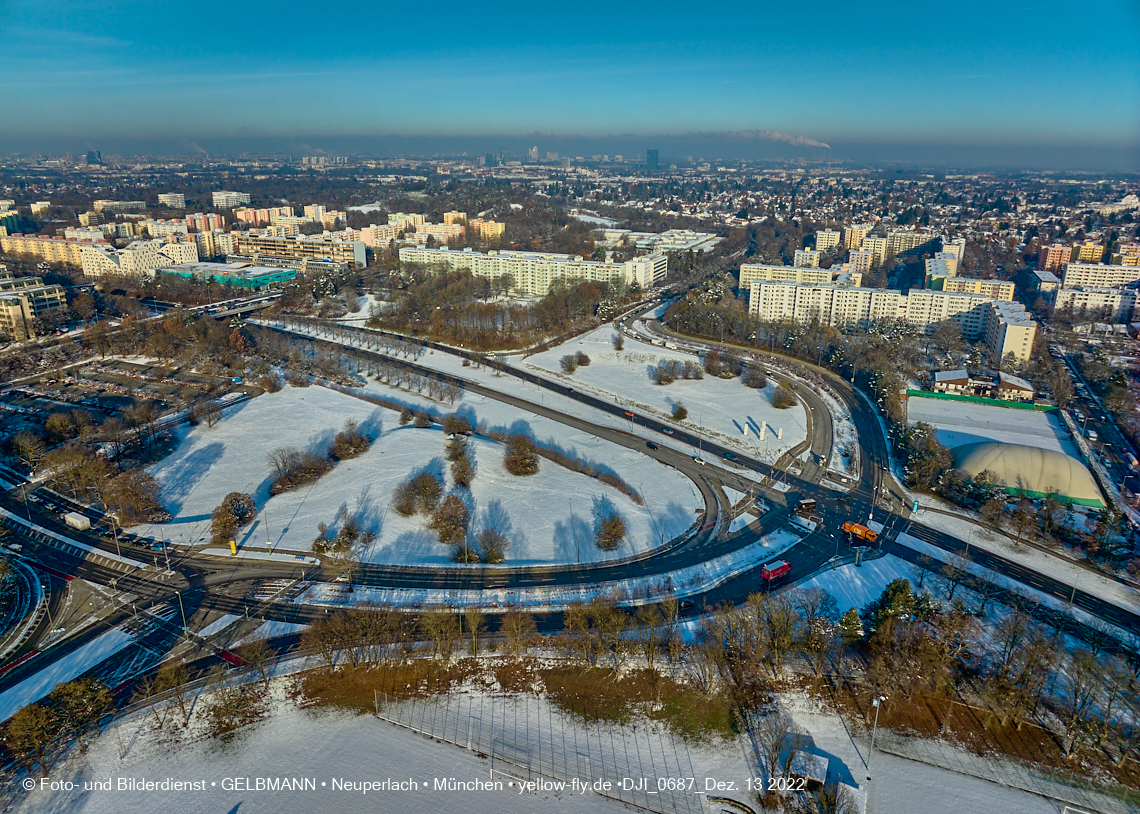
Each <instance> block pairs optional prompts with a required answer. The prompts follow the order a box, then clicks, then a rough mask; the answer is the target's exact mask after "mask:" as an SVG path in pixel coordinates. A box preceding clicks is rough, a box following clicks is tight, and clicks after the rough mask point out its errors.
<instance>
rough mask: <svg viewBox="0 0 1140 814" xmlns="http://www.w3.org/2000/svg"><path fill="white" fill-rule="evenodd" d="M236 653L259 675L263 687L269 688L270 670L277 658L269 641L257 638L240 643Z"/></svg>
mask: <svg viewBox="0 0 1140 814" xmlns="http://www.w3.org/2000/svg"><path fill="white" fill-rule="evenodd" d="M238 655H239V656H241V657H242V659H244V660H245V663H246V664H248V665H249V666H250V668H251V669H252V670H253V671H254V672H255V673H257V674H258V675H259V676H261V682H262V684H263V685H264V687H265V689H266V690H268V689H269V677H270V674H271V673H270V670H271V669H272V667H273V664H274V662H275V661H276V659H277V651H276V650H274V649H273V648H272V647H270V646H269V642H267V641H265V639H258V640H256V641H253V642H250V643H249V644H246V645H242V647H241V648H240V649H239V650H238Z"/></svg>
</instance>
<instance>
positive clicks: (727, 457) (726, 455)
mask: <svg viewBox="0 0 1140 814" xmlns="http://www.w3.org/2000/svg"><path fill="white" fill-rule="evenodd" d="M724 459H725V460H726V461H735V460H736V455H734V454H733V453H731V452H726V453H724Z"/></svg>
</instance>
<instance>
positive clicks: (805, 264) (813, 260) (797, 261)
mask: <svg viewBox="0 0 1140 814" xmlns="http://www.w3.org/2000/svg"><path fill="white" fill-rule="evenodd" d="M822 256H823V252H819V251H814V250H812V249H796V254H795V258H794V259H793V260H792V265H793V266H799V267H800V268H813V269H817V268H819V259H820V258H821V257H822Z"/></svg>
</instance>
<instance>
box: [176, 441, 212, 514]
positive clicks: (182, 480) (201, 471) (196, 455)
mask: <svg viewBox="0 0 1140 814" xmlns="http://www.w3.org/2000/svg"><path fill="white" fill-rule="evenodd" d="M225 450H226V447H225V444H223V443H222V442H221V441H211V442H210V443H208V444H206V445H205V446H202V447H198V448H197V449H193V450H191V451H190V452H189V453H188V454H186V455H184V456H182V457H181V458H178V459H176V460H174V461H172V462H171V463H170V465H169V467H167V468H166V469H165V471H164V472H163V473H162V475H161V478H162V480H163V481H164V482H165V486H164V487H163V489H162V501H163V505H164V506H165V508H166V510H167V511H168V512H170V513H171V514H172V515H174V516H175V517H177V516H178V513H179V512H181V511H182V505H183V503H185V501H186V498H188V497H189V496H190V493H191V492H193V491H194V487H195V486H197V485H198V483H199V482H200V481H201V480H202V478H203V477H205V475H206V472H208V471H209V469H210V467H211V466H213V465H214V464H215V463H216V462H217V461H218V459H219V458H221V457H222V454H223V453H224V452H225Z"/></svg>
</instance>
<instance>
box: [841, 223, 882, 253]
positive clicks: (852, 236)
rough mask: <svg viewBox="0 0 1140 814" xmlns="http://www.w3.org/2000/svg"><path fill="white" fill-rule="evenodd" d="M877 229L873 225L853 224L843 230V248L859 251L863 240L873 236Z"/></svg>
mask: <svg viewBox="0 0 1140 814" xmlns="http://www.w3.org/2000/svg"><path fill="white" fill-rule="evenodd" d="M874 228H875V225H874V224H873V223H853V224H851V225H850V226H846V227H844V229H843V248H845V249H858V248H859V246H860V244H862V242H863V238H865V237H866V236H867V235H869V234H871V230H872V229H874Z"/></svg>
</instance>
